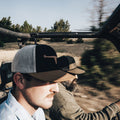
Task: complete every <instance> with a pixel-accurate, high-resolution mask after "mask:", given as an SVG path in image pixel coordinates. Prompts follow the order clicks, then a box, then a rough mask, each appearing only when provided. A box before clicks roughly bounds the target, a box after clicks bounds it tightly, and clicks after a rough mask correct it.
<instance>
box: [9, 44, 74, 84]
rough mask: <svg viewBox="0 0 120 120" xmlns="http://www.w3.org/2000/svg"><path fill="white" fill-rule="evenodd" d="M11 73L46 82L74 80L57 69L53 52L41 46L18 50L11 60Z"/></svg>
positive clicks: (46, 46) (47, 47) (51, 49)
mask: <svg viewBox="0 0 120 120" xmlns="http://www.w3.org/2000/svg"><path fill="white" fill-rule="evenodd" d="M11 71H12V72H20V73H27V74H29V75H30V76H32V77H34V78H36V79H39V80H42V81H46V82H47V81H52V82H61V81H67V80H72V79H74V78H75V76H73V75H72V74H69V73H67V72H64V71H62V70H60V69H59V67H58V65H57V55H56V52H55V50H54V49H53V48H52V47H50V46H48V45H43V44H42V45H27V46H25V47H23V48H22V49H20V50H19V51H18V52H17V53H16V55H15V57H14V59H13V62H12V66H11Z"/></svg>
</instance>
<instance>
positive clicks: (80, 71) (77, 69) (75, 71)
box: [68, 68, 85, 74]
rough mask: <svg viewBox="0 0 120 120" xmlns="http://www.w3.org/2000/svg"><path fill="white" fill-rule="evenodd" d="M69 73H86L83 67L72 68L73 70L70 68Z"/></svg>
mask: <svg viewBox="0 0 120 120" xmlns="http://www.w3.org/2000/svg"><path fill="white" fill-rule="evenodd" d="M68 72H69V73H72V74H83V73H85V71H84V70H82V69H79V68H75V69H72V70H68Z"/></svg>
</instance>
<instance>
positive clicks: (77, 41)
mask: <svg viewBox="0 0 120 120" xmlns="http://www.w3.org/2000/svg"><path fill="white" fill-rule="evenodd" d="M83 42H84V41H83V39H82V38H78V39H77V40H76V41H75V43H83Z"/></svg>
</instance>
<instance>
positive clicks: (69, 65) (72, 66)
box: [57, 56, 85, 74]
mask: <svg viewBox="0 0 120 120" xmlns="http://www.w3.org/2000/svg"><path fill="white" fill-rule="evenodd" d="M57 61H58V66H59V67H60V68H61V69H62V70H63V71H67V72H69V73H72V74H83V73H85V71H84V70H83V69H80V68H79V67H77V65H76V63H75V59H74V58H73V57H72V56H61V57H59V58H58V59H57Z"/></svg>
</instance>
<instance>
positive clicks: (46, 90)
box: [0, 45, 75, 120]
mask: <svg viewBox="0 0 120 120" xmlns="http://www.w3.org/2000/svg"><path fill="white" fill-rule="evenodd" d="M11 67H12V68H11V69H12V72H13V89H12V90H11V91H10V92H9V94H8V97H7V99H6V100H5V101H4V102H3V103H2V104H1V105H0V120H45V115H44V112H43V109H42V108H44V109H48V108H50V107H51V106H52V101H53V98H54V95H55V94H56V93H57V92H59V88H58V83H57V82H61V81H65V80H69V79H71V80H72V79H75V76H74V75H71V74H69V73H67V72H64V71H62V70H60V69H59V67H58V66H57V55H56V52H55V51H54V49H53V48H51V47H50V46H47V45H29V46H25V47H23V48H22V49H20V50H19V51H18V52H17V53H16V55H15V57H14V59H13V62H12V66H11Z"/></svg>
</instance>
